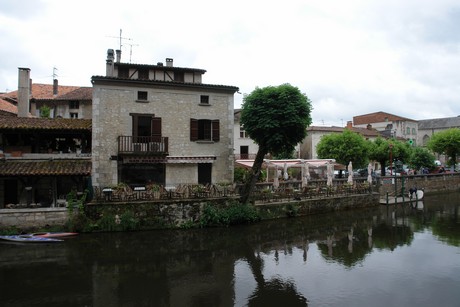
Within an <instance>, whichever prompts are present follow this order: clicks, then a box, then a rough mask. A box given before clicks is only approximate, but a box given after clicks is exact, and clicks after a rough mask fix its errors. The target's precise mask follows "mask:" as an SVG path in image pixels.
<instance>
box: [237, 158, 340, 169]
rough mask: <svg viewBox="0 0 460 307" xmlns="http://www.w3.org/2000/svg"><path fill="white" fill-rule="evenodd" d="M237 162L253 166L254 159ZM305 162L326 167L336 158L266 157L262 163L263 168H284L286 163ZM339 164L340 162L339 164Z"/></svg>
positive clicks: (292, 164)
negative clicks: (284, 158) (275, 158)
mask: <svg viewBox="0 0 460 307" xmlns="http://www.w3.org/2000/svg"><path fill="white" fill-rule="evenodd" d="M235 163H236V164H237V165H239V166H242V167H246V168H252V165H253V164H254V160H249V159H248V160H236V161H235ZM305 163H308V166H309V167H326V166H327V163H334V164H336V163H335V159H309V160H306V159H288V160H268V159H264V163H263V164H262V167H263V168H267V167H269V168H276V167H278V168H280V169H283V168H284V165H285V164H286V166H287V168H290V167H302V166H303V165H304V164H305ZM337 165H339V164H337Z"/></svg>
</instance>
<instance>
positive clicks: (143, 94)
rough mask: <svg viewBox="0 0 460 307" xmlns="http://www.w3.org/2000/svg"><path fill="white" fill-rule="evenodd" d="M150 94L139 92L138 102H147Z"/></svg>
mask: <svg viewBox="0 0 460 307" xmlns="http://www.w3.org/2000/svg"><path fill="white" fill-rule="evenodd" d="M147 98H148V93H147V92H146V91H138V92H137V100H142V101H147V100H148V99H147Z"/></svg>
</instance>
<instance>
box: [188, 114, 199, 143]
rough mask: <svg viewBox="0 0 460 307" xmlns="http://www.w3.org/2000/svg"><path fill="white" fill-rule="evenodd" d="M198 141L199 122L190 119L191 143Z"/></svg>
mask: <svg viewBox="0 0 460 307" xmlns="http://www.w3.org/2000/svg"><path fill="white" fill-rule="evenodd" d="M197 140H198V120H197V119H194V118H190V141H192V142H195V141H197Z"/></svg>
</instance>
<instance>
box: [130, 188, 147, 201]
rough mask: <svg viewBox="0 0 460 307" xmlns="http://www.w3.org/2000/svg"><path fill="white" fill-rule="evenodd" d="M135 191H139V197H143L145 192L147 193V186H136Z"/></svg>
mask: <svg viewBox="0 0 460 307" xmlns="http://www.w3.org/2000/svg"><path fill="white" fill-rule="evenodd" d="M133 190H134V192H136V193H137V199H142V196H143V194H144V193H145V190H146V189H145V187H143V186H142V187H134V189H133Z"/></svg>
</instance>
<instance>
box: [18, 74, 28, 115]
mask: <svg viewBox="0 0 460 307" xmlns="http://www.w3.org/2000/svg"><path fill="white" fill-rule="evenodd" d="M30 89H31V86H30V69H29V68H21V67H19V81H18V117H28V116H29V97H30Z"/></svg>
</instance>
